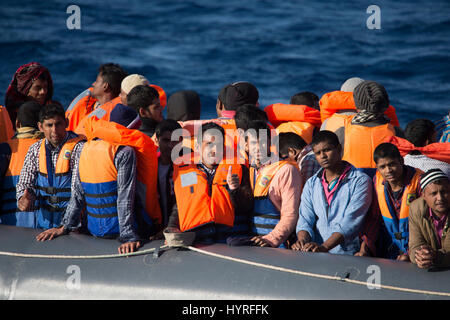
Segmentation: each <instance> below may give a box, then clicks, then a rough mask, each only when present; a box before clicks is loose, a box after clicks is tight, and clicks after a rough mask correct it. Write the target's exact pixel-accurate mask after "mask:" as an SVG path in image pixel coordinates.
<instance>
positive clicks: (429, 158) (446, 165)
mask: <svg viewBox="0 0 450 320" xmlns="http://www.w3.org/2000/svg"><path fill="white" fill-rule="evenodd" d="M405 137H406V140H408V141H409V142H410V143H411V144H412V146H411V147H412V148H411V149H410V150H409V151H408V154H406V155H405V156H404V159H405V164H407V165H409V166H412V167H414V168H418V169H420V170H422V171H423V172H427V171H428V170H431V169H441V170H442V171H443V172H444V173H445V174H446V175H447V176H448V177H450V143H448V142H436V131H435V124H434V123H433V122H432V121H430V120H428V119H416V120H413V121H411V122H410V123H408V124H407V126H406V128H405ZM397 141H398V142H400V143H402V141H400V139H398V140H397ZM402 145H405V146H406V143H402ZM401 151H402V150H401Z"/></svg>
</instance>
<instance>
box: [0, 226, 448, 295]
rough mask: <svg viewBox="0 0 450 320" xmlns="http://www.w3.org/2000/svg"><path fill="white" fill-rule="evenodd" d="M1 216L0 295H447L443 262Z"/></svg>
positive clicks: (446, 281) (446, 274)
mask: <svg viewBox="0 0 450 320" xmlns="http://www.w3.org/2000/svg"><path fill="white" fill-rule="evenodd" d="M39 232H40V230H35V229H26V228H18V227H12V226H3V225H1V226H0V266H1V268H0V299H156V300H171V299H181V300H187V299H188V300H204V299H209V300H224V299H229V300H243V299H245V300H252V299H258V300H260V299H262V300H265V299H271V300H273V299H395V300H398V299H450V281H449V279H450V270H448V269H447V270H433V269H430V270H422V269H419V268H417V266H415V265H413V264H411V263H407V262H398V261H391V260H386V259H378V258H368V257H353V256H342V255H333V254H327V253H303V252H296V251H291V250H285V249H278V248H261V247H244V246H241V247H230V246H228V245H225V244H213V245H203V246H201V245H195V246H185V247H168V246H167V245H165V244H164V241H162V240H160V241H152V242H149V243H146V244H145V245H144V246H143V247H141V248H140V249H139V251H137V252H135V253H133V254H132V255H130V256H123V255H119V254H117V247H118V245H119V242H118V241H116V240H106V239H96V238H93V237H92V236H89V235H83V234H75V233H71V234H69V235H66V236H62V237H59V238H56V239H54V240H52V241H46V242H37V241H36V240H35V236H36V235H37V234H38V233H39Z"/></svg>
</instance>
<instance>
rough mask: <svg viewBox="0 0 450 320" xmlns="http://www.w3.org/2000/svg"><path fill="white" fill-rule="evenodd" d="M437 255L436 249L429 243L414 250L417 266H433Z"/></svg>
mask: <svg viewBox="0 0 450 320" xmlns="http://www.w3.org/2000/svg"><path fill="white" fill-rule="evenodd" d="M435 257H436V251H435V250H433V249H432V248H431V247H430V246H428V245H422V246H421V247H420V248H419V249H417V250H416V252H414V258H415V260H416V263H417V266H418V267H419V268H422V269H427V268H429V267H431V265H432V264H433V261H434V259H435Z"/></svg>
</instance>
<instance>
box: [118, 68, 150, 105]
mask: <svg viewBox="0 0 450 320" xmlns="http://www.w3.org/2000/svg"><path fill="white" fill-rule="evenodd" d="M139 85H144V86H148V85H149V82H148V80H147V78H145V77H144V76H142V75H140V74H130V75H129V76H128V77H125V78H124V79H123V80H122V85H121V87H120V100H122V104H123V105H127V95H128V93H130V91H131V89H133V88H134V87H136V86H139Z"/></svg>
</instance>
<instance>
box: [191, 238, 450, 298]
mask: <svg viewBox="0 0 450 320" xmlns="http://www.w3.org/2000/svg"><path fill="white" fill-rule="evenodd" d="M186 248H188V249H189V250H192V251H196V252H199V253H202V254H206V255H210V256H213V257H216V258H220V259H226V260H230V261H234V262H239V263H244V264H248V265H251V266H256V267H261V268H265V269H271V270H276V271H280V272H287V273H293V274H297V275H302V276H306V277H313V278H320V279H326V280H335V281H344V282H349V283H353V284H358V285H363V286H367V282H364V281H359V280H352V279H348V278H342V277H339V276H329V275H324V274H318V273H312V272H305V271H300V270H294V269H288V268H283V267H277V266H273V265H269V264H264V263H258V262H253V261H248V260H245V259H239V258H233V257H229V256H225V255H222V254H218V253H213V252H209V251H205V250H202V249H199V248H195V247H192V246H187V247H186ZM373 287H377V288H378V287H379V288H382V289H387V290H396V291H403V292H409V293H420V294H428V295H438V296H446V297H450V292H439V291H428V290H420V289H410V288H402V287H396V286H389V285H385V284H379V285H378V284H377V285H375V284H374V285H373Z"/></svg>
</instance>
